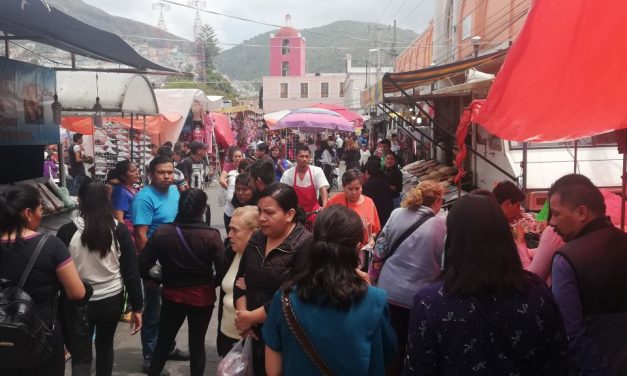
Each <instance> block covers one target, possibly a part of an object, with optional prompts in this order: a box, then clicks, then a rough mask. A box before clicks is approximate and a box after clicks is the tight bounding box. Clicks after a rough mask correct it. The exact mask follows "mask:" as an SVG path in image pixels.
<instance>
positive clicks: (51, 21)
mask: <svg viewBox="0 0 627 376" xmlns="http://www.w3.org/2000/svg"><path fill="white" fill-rule="evenodd" d="M0 3H1V5H0V30H2V31H4V32H5V33H9V34H12V35H14V36H15V37H16V38H17V39H26V40H32V41H35V42H39V43H43V44H47V45H49V46H53V47H56V48H59V49H62V50H65V51H68V52H72V53H75V54H77V55H83V56H87V57H90V58H93V59H97V60H104V61H109V62H113V63H118V64H124V65H128V66H130V67H134V68H138V69H151V70H156V71H167V72H174V71H175V70H173V69H170V68H166V67H163V66H161V65H158V64H155V63H153V62H151V61H149V60H147V59H145V58H143V57H142V56H140V55H139V54H138V53H137V52H136V51H135V50H134V49H133V48H132V47H131V46H129V45H128V44H127V43H126V42H125V41H124V40H122V38H120V37H119V36H117V35H115V34H113V33H110V32H107V31H104V30H101V29H98V28H95V27H93V26H90V25H87V24H85V23H83V22H81V21H79V20H77V19H76V18H73V17H70V16H69V15H67V14H65V13H63V12H61V11H59V10H58V9H56V8H54V7H52V6H50V7H49V6H48V5H47V4H46V3H45V2H44V1H42V0H0Z"/></svg>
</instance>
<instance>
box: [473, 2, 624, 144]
mask: <svg viewBox="0 0 627 376" xmlns="http://www.w3.org/2000/svg"><path fill="white" fill-rule="evenodd" d="M562 5H563V4H561V2H559V1H534V3H533V6H532V8H531V10H530V12H529V16H528V17H527V20H526V22H525V25H524V27H523V29H522V31H521V33H520V35H519V37H518V39H517V40H516V41H515V43H514V44H513V46H512V48H511V50H510V52H509V54H508V55H507V58H506V59H505V62H504V64H503V66H502V67H501V70H500V72H499V74H498V76H497V77H496V80H495V81H494V84H493V86H492V89H491V90H490V93H489V94H488V97H487V99H486V100H485V102H478V103H474V106H473V109H474V111H475V113H474V114H473V115H474V116H472V121H474V122H477V123H480V124H481V125H483V126H484V127H486V128H487V129H488V131H489V132H490V133H493V134H495V135H497V136H499V137H501V138H503V139H506V140H516V141H531V142H542V141H561V140H573V139H578V138H582V137H587V136H591V135H595V134H600V133H605V132H609V131H612V130H618V129H624V128H627V106H625V85H626V83H627V64H625V60H626V58H627V50H626V49H625V46H627V33H622V32H617V30H623V29H624V25H625V20H626V19H627V2H624V1H612V0H599V1H587V0H572V1H570V2H569V3H568V6H567V7H564V6H562ZM557 20H559V26H557V24H556V21H557Z"/></svg>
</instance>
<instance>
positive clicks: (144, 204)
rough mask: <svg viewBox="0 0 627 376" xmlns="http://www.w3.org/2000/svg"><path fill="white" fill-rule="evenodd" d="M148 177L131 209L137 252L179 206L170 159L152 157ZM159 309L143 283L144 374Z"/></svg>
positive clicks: (176, 353) (156, 296) (157, 295)
mask: <svg viewBox="0 0 627 376" xmlns="http://www.w3.org/2000/svg"><path fill="white" fill-rule="evenodd" d="M148 175H149V176H150V184H149V185H147V186H146V187H144V188H143V189H142V190H141V191H139V193H137V196H135V200H134V201H133V206H132V215H133V226H134V228H135V244H136V246H137V250H138V251H139V252H141V250H142V249H143V248H144V246H145V245H146V243H147V242H148V238H149V237H150V236H151V235H152V234H153V233H154V232H155V230H156V229H157V228H158V227H159V226H160V225H162V224H164V223H169V222H173V221H174V218H175V217H176V214H177V212H178V204H179V191H178V189H177V188H176V186H175V185H174V164H173V162H172V160H171V159H169V158H167V157H164V156H156V157H155V158H153V160H152V161H150V164H149V165H148ZM160 310H161V289H160V288H159V286H157V285H155V284H153V283H150V282H145V283H144V313H143V320H144V323H143V326H142V328H141V340H142V351H143V355H144V363H143V369H144V372H148V369H149V368H150V359H151V358H152V353H153V352H154V350H155V346H156V345H157V336H158V334H159V313H160ZM170 359H179V360H185V359H189V354H185V353H183V352H182V351H180V350H177V349H174V350H173V352H172V353H171V354H170Z"/></svg>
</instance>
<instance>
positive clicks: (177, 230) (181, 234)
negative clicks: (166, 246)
mask: <svg viewBox="0 0 627 376" xmlns="http://www.w3.org/2000/svg"><path fill="white" fill-rule="evenodd" d="M174 227H175V228H176V233H177V234H178V235H179V239H181V243H183V248H185V249H186V250H187V252H188V253H189V255H190V256H192V258H193V259H194V261H196V262H198V263H201V264H203V265H207V263H206V262H205V261H203V260H201V259H200V257H198V256H196V255H195V254H194V252H193V251H192V248H191V247H190V246H189V244H187V240H185V237H184V236H183V231H181V228H180V227H179V226H174Z"/></svg>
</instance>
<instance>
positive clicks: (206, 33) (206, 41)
mask: <svg viewBox="0 0 627 376" xmlns="http://www.w3.org/2000/svg"><path fill="white" fill-rule="evenodd" d="M198 39H199V40H200V41H201V42H202V44H203V54H204V55H205V59H204V60H205V67H206V68H210V69H215V66H214V64H213V60H214V59H215V57H216V56H218V55H219V54H220V52H221V51H220V47H218V44H219V43H220V42H219V41H218V37H216V34H215V32H214V31H213V28H212V27H211V26H210V25H202V27H201V28H200V33H199V34H198Z"/></svg>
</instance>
